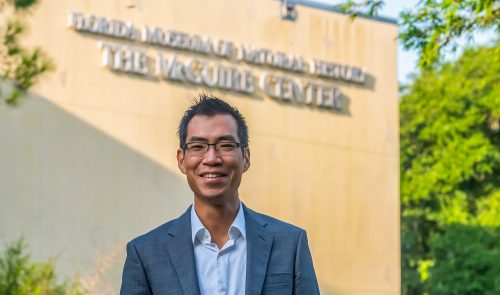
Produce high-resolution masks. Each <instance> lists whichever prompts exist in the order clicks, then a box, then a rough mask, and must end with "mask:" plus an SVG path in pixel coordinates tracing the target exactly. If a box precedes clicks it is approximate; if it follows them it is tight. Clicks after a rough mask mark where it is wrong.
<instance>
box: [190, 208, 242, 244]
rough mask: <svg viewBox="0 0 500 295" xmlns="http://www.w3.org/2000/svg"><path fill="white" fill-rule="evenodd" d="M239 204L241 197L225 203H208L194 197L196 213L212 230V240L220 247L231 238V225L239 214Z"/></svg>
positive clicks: (209, 229) (210, 230) (207, 227)
mask: <svg viewBox="0 0 500 295" xmlns="http://www.w3.org/2000/svg"><path fill="white" fill-rule="evenodd" d="M239 206H240V199H239V198H235V199H234V201H233V202H226V203H223V204H210V203H208V204H207V203H206V202H202V201H200V200H198V199H197V198H195V199H194V209H195V211H196V215H198V218H200V220H201V223H203V225H204V226H205V228H206V229H207V230H208V231H209V232H210V236H211V237H212V242H213V243H216V244H217V246H218V247H219V249H220V248H222V246H224V244H225V243H226V242H227V241H228V240H229V234H228V231H229V227H230V226H231V224H232V223H233V221H234V219H235V218H236V215H238V210H239V208H240V207H239Z"/></svg>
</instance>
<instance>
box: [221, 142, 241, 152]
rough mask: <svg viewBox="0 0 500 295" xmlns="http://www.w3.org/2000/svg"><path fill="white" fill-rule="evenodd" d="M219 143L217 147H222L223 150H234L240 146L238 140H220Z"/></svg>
mask: <svg viewBox="0 0 500 295" xmlns="http://www.w3.org/2000/svg"><path fill="white" fill-rule="evenodd" d="M217 145H218V147H217V149H220V150H221V151H222V152H232V151H234V150H235V149H236V148H237V147H238V144H237V143H236V142H219V143H218V144H217Z"/></svg>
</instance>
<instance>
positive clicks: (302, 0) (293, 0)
mask: <svg viewBox="0 0 500 295" xmlns="http://www.w3.org/2000/svg"><path fill="white" fill-rule="evenodd" d="M278 1H280V2H283V0H278ZM287 2H288V3H290V4H297V5H303V6H308V7H312V8H318V9H322V10H327V11H332V12H337V13H340V14H347V13H346V12H345V11H344V10H343V9H341V8H339V7H337V5H332V4H326V3H320V2H314V1H310V0H288V1H287ZM356 17H362V18H366V19H371V20H375V21H380V22H384V23H389V24H393V25H397V24H398V21H397V19H395V18H392V17H386V16H378V15H375V16H371V15H368V14H363V13H360V14H357V15H356Z"/></svg>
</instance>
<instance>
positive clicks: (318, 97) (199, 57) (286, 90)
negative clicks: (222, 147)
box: [68, 12, 366, 111]
mask: <svg viewBox="0 0 500 295" xmlns="http://www.w3.org/2000/svg"><path fill="white" fill-rule="evenodd" d="M68 26H69V27H70V28H72V29H74V30H76V31H78V32H84V33H91V34H96V35H102V36H107V37H112V38H116V39H122V40H128V41H132V42H135V43H140V44H146V45H153V46H156V47H161V48H167V49H175V50H179V51H184V52H185V53H188V54H190V55H191V56H190V57H189V58H183V57H181V56H179V55H178V54H166V53H165V52H163V51H158V52H157V55H156V56H155V57H152V56H150V55H148V52H147V50H146V49H145V48H144V47H141V46H138V45H127V44H120V43H115V42H108V41H99V42H98V43H97V44H98V47H99V49H100V50H101V56H102V65H103V66H104V67H106V68H108V69H110V70H112V71H116V72H124V73H130V74H135V75H140V76H149V77H154V78H156V79H162V80H166V81H177V82H181V83H189V84H194V85H203V86H206V87H210V88H218V89H223V90H229V91H236V92H239V93H244V94H248V95H253V94H255V93H256V92H257V91H259V90H260V91H262V92H264V93H265V94H266V95H267V96H269V97H272V98H274V99H277V100H279V101H284V102H290V103H297V104H301V105H307V106H311V107H321V108H327V109H332V110H337V111H340V110H344V109H345V106H344V105H343V103H342V95H341V93H340V90H339V89H338V88H337V87H336V86H333V85H329V84H325V83H321V82H317V80H318V79H317V78H322V79H323V80H337V81H344V82H348V83H355V84H358V85H363V84H364V83H365V80H366V70H365V69H362V68H359V67H354V66H349V65H343V64H338V63H332V62H328V61H323V60H317V59H309V60H305V59H304V58H302V57H300V56H296V55H292V54H286V53H284V52H275V51H272V50H269V49H265V48H260V47H256V46H253V45H248V44H236V43H234V42H231V41H227V40H220V39H210V38H208V37H203V36H198V35H191V34H187V33H184V32H177V31H171V30H167V29H164V28H158V27H151V26H147V25H144V26H143V27H141V28H140V30H139V29H137V28H136V27H135V25H134V24H132V23H131V22H125V21H122V20H116V19H111V18H107V17H100V16H95V15H85V14H83V13H79V12H70V13H69V15H68ZM212 57H216V58H217V59H213V58H212ZM249 66H252V67H253V66H258V67H263V68H267V69H274V70H275V71H269V70H267V71H264V72H263V73H261V74H259V75H258V76H257V75H255V74H254V73H253V72H252V71H251V70H250V67H249ZM276 70H279V71H281V72H289V73H293V74H296V75H301V76H303V78H302V79H296V78H290V77H289V76H287V75H284V74H282V73H281V72H279V71H276Z"/></svg>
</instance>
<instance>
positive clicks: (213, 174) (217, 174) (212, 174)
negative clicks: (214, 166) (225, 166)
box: [201, 173, 225, 178]
mask: <svg viewBox="0 0 500 295" xmlns="http://www.w3.org/2000/svg"><path fill="white" fill-rule="evenodd" d="M201 176H202V177H205V178H217V177H223V176H225V175H223V174H219V173H205V174H202V175H201Z"/></svg>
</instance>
